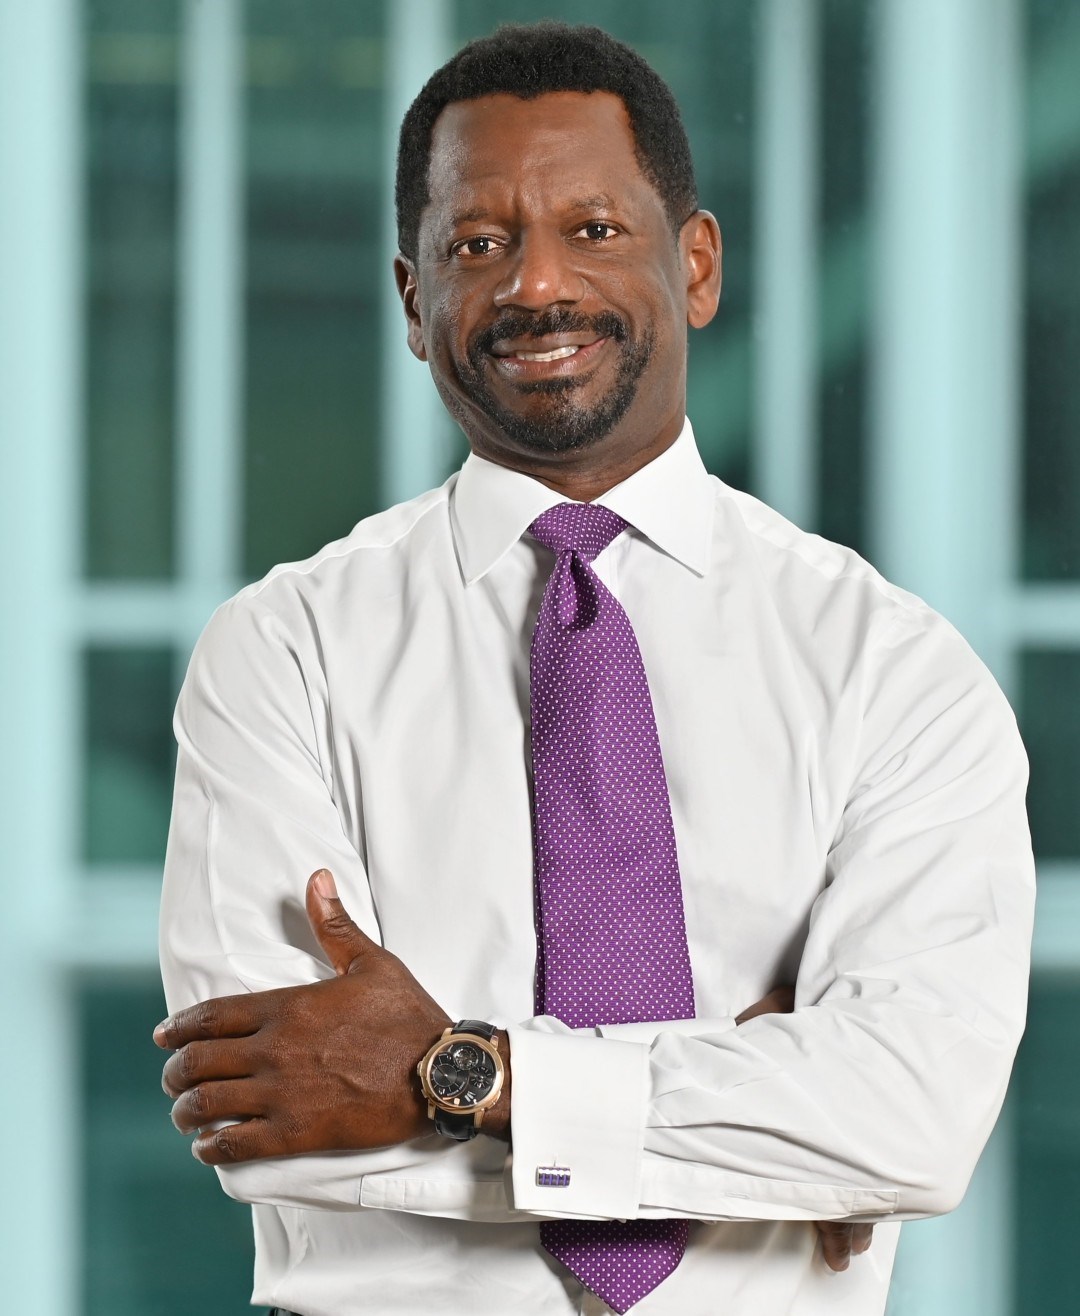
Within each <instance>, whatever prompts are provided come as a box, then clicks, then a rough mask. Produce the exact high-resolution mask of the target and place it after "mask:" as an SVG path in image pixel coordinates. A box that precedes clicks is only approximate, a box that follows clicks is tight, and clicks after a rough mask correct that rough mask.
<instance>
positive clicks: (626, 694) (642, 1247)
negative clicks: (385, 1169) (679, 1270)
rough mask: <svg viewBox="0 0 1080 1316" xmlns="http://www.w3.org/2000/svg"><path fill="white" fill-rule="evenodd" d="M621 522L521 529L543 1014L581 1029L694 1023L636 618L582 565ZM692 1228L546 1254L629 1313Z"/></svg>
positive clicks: (671, 1223) (557, 518)
mask: <svg viewBox="0 0 1080 1316" xmlns="http://www.w3.org/2000/svg"><path fill="white" fill-rule="evenodd" d="M626 524H627V523H626V522H625V521H624V520H623V519H622V517H620V516H617V515H616V514H615V513H614V512H612V511H610V510H609V509H608V508H606V507H599V506H596V505H595V504H590V503H562V504H560V505H559V506H557V507H553V508H551V509H550V510H549V511H547V512H545V513H544V514H543V515H542V516H540V517H538V518H537V519H536V520H535V521H534V522H533V523H532V525H531V526H530V527H529V530H530V532H531V533H532V535H533V537H534V538H536V539H538V540H539V541H540V543H542V544H546V545H547V547H548V548H550V549H552V550H553V551H554V552H555V553H557V554H558V559H557V561H556V563H555V569H554V571H553V572H552V574H551V578H550V580H549V581H548V584H547V588H546V590H545V591H544V598H543V601H542V603H541V605H540V614H539V616H538V617H537V620H536V630H535V632H534V634H533V644H532V676H531V698H532V758H533V791H534V805H535V807H534V812H533V832H534V844H535V863H536V908H537V965H536V1009H537V1013H538V1014H550V1015H554V1016H555V1017H557V1018H559V1019H561V1020H562V1021H563V1023H565V1024H569V1025H570V1026H571V1027H574V1028H580V1027H591V1026H593V1025H596V1024H615V1023H628V1022H633V1021H638V1020H648V1019H652V1020H656V1019H692V1018H693V1017H694V981H693V975H692V972H691V968H690V954H689V950H688V948H687V944H686V921H685V918H684V915H683V903H682V885H681V883H680V880H679V863H678V856H677V854H676V851H675V832H674V829H673V828H672V825H671V804H670V801H669V799H668V791H667V781H666V779H665V777H664V763H663V759H662V758H661V755H660V742H659V739H658V737H657V734H656V720H655V718H654V717H653V708H652V698H651V696H650V694H649V683H648V679H647V678H646V675H645V668H644V666H643V664H642V661H641V651H640V650H639V649H638V644H637V639H636V638H635V636H634V631H633V627H632V626H631V625H630V620H629V618H628V617H627V615H626V613H625V611H624V610H623V607H622V605H621V604H620V603H619V601H618V600H617V599H616V598H615V596H614V595H613V594H612V593H611V591H610V590H608V589H607V588H606V586H605V585H604V584H603V582H602V581H601V580H600V578H599V577H598V576H597V574H596V572H595V571H593V569H592V566H591V565H590V564H591V562H592V560H593V559H594V558H595V557H596V555H597V554H598V553H599V552H600V551H601V550H602V549H604V548H606V547H607V545H608V544H610V543H611V541H612V540H613V539H614V538H615V536H616V535H618V534H619V533H620V532H621V531H622V530H624V529H625V528H626ZM596 1098H599V1099H602V1094H588V1095H587V1096H586V1097H585V1098H584V1099H586V1100H589V1099H596ZM688 1230H689V1225H688V1222H687V1221H685V1220H630V1221H625V1222H622V1221H587V1220H586V1221H572V1220H556V1221H550V1222H547V1223H545V1224H543V1225H541V1227H540V1240H541V1242H542V1243H543V1245H544V1247H545V1248H546V1249H547V1250H548V1251H549V1252H550V1253H551V1254H552V1255H553V1256H555V1257H557V1258H558V1259H559V1260H560V1261H561V1262H562V1263H563V1264H564V1265H565V1266H567V1267H568V1268H569V1269H570V1270H571V1271H573V1273H574V1274H575V1275H576V1276H577V1277H578V1279H580V1280H581V1282H582V1283H583V1284H584V1285H585V1286H586V1288H588V1289H590V1290H591V1291H592V1292H593V1293H595V1294H596V1295H597V1296H598V1297H600V1298H602V1299H603V1300H604V1301H605V1302H606V1303H607V1304H608V1305H609V1306H610V1307H611V1308H613V1309H614V1310H615V1311H617V1312H625V1311H627V1310H629V1308H630V1307H632V1306H633V1304H634V1303H635V1302H637V1301H639V1300H640V1299H641V1298H643V1297H644V1296H645V1294H647V1293H650V1292H651V1291H652V1290H653V1289H654V1288H656V1286H657V1285H658V1284H659V1283H660V1282H661V1281H662V1280H663V1279H665V1278H666V1277H667V1276H668V1275H670V1274H671V1272H672V1271H673V1270H674V1269H675V1267H676V1266H677V1265H678V1264H679V1261H680V1260H681V1258H682V1255H683V1252H684V1251H685V1249H686V1238H687V1233H688Z"/></svg>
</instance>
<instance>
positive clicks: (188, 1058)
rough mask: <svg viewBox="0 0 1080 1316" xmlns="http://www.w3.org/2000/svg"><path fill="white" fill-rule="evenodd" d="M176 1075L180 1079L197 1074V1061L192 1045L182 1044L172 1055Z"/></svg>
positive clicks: (193, 1076) (189, 1077)
mask: <svg viewBox="0 0 1080 1316" xmlns="http://www.w3.org/2000/svg"><path fill="white" fill-rule="evenodd" d="M173 1059H174V1061H175V1062H176V1063H175V1068H176V1072H177V1076H178V1077H179V1078H182V1079H191V1078H195V1077H196V1076H197V1071H198V1061H197V1058H196V1054H195V1049H194V1047H192V1046H183V1047H181V1048H180V1050H179V1051H177V1053H176V1055H175V1056H174V1057H173Z"/></svg>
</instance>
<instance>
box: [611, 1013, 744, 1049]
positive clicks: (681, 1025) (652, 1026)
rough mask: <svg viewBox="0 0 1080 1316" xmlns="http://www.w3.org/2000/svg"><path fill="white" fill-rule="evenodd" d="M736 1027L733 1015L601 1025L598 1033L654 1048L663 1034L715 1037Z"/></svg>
mask: <svg viewBox="0 0 1080 1316" xmlns="http://www.w3.org/2000/svg"><path fill="white" fill-rule="evenodd" d="M734 1027H735V1020H734V1019H733V1018H732V1016H731V1015H726V1016H725V1017H724V1018H722V1019H664V1020H659V1021H655V1022H646V1023H636V1024H600V1025H599V1026H598V1027H597V1029H596V1031H597V1032H598V1033H599V1034H600V1036H601V1037H611V1038H615V1039H617V1040H619V1041H622V1042H645V1043H646V1044H647V1045H649V1046H652V1044H653V1042H655V1041H656V1039H657V1038H658V1037H659V1036H660V1034H661V1033H680V1034H682V1035H683V1036H684V1037H705V1036H709V1037H713V1036H715V1035H716V1034H717V1033H726V1032H729V1031H730V1030H731V1029H732V1028H734Z"/></svg>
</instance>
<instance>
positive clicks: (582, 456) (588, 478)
mask: <svg viewBox="0 0 1080 1316" xmlns="http://www.w3.org/2000/svg"><path fill="white" fill-rule="evenodd" d="M682 425H683V422H682V418H681V417H680V419H679V422H678V424H676V425H674V426H672V425H668V426H665V427H664V429H663V430H662V431H661V432H660V433H659V434H658V435H657V436H656V437H655V439H653V440H652V441H651V442H650V443H647V444H643V445H642V446H641V447H639V448H635V449H634V450H633V451H632V452H625V451H619V452H615V451H606V452H598V451H596V450H595V449H586V450H585V451H584V452H560V453H548V454H544V453H518V452H508V451H507V450H506V449H504V448H499V449H492V448H490V447H489V446H488V445H486V444H480V443H474V444H473V445H472V448H473V452H475V453H476V455H477V456H478V457H484V458H485V459H486V460H487V461H491V462H495V463H496V464H497V465H499V466H505V467H507V468H508V469H509V470H512V471H520V472H521V473H522V474H523V475H529V476H531V477H532V478H533V479H534V480H539V481H540V483H541V484H546V485H547V487H548V488H549V489H554V490H555V492H556V493H558V494H561V495H562V496H563V497H564V498H566V499H568V500H569V501H571V502H575V503H591V502H594V501H595V500H596V499H597V498H599V497H600V496H601V494H605V493H607V491H608V490H609V489H614V487H615V486H616V485H617V484H622V482H623V481H624V480H628V479H629V478H630V476H631V475H633V474H634V473H635V472H636V471H640V470H641V468H642V467H643V466H647V465H648V464H649V462H651V461H653V460H655V458H657V457H659V456H660V454H661V453H662V452H666V451H667V449H668V448H670V447H671V445H672V444H673V443H674V442H675V440H676V439H677V438H678V437H679V435H680V434H681V433H682Z"/></svg>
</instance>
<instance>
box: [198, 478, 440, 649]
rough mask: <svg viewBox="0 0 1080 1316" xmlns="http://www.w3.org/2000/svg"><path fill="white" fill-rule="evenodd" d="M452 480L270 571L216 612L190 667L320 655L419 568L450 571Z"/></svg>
mask: <svg viewBox="0 0 1080 1316" xmlns="http://www.w3.org/2000/svg"><path fill="white" fill-rule="evenodd" d="M454 479H455V477H451V479H450V480H449V481H447V483H446V484H445V485H443V486H441V487H440V488H438V489H433V490H430V491H429V492H427V493H424V494H421V495H420V496H419V497H418V498H414V499H412V500H410V501H409V502H406V503H400V504H398V505H397V506H395V507H391V508H388V509H387V510H386V511H383V512H379V513H377V514H376V515H374V516H370V517H366V518H365V519H364V520H362V521H360V522H358V523H357V525H356V526H355V527H354V528H353V529H352V530H351V531H350V533H349V534H348V535H345V536H344V537H343V538H341V539H337V540H333V541H331V542H330V543H328V544H326V545H324V546H323V547H322V548H320V549H319V551H318V552H317V553H314V554H312V556H311V557H308V558H305V559H303V560H302V561H298V562H285V563H281V564H279V565H278V566H275V567H274V568H272V569H271V570H270V571H269V572H267V574H266V575H265V576H263V577H262V578H261V579H260V580H256V581H253V582H252V583H251V584H250V585H247V586H245V588H243V589H242V590H240V591H239V592H238V593H237V594H234V595H233V596H232V597H231V598H230V599H228V600H226V601H225V602H224V603H223V604H221V606H220V607H219V608H218V609H217V610H216V611H215V612H214V614H213V616H212V617H211V618H210V620H209V622H208V623H207V625H206V628H205V630H204V631H203V633H202V636H201V637H200V639H199V642H198V644H197V646H196V649H195V654H194V657H193V659H192V667H193V668H199V667H205V666H207V665H209V666H225V667H228V668H231V669H234V670H239V671H243V670H244V669H245V668H247V669H248V670H251V669H252V668H253V667H255V666H257V665H259V664H260V663H261V662H265V661H268V660H269V661H280V660H281V659H284V660H285V661H290V660H291V661H294V662H295V660H296V659H297V658H298V657H300V656H301V655H303V654H304V653H305V652H306V651H308V650H310V649H312V647H314V648H315V649H321V646H322V644H323V642H324V641H326V640H330V639H332V637H333V634H334V633H335V632H336V630H338V629H340V627H341V626H342V625H343V623H344V622H345V620H346V618H351V617H353V616H355V614H356V613H357V612H364V611H370V609H371V607H372V605H373V603H377V602H378V600H379V599H389V598H393V597H395V596H396V595H397V594H399V593H400V592H401V590H402V588H403V585H404V582H405V581H406V579H407V578H408V577H409V576H410V574H412V573H414V572H415V571H416V570H417V567H418V566H419V565H421V564H424V563H435V564H437V569H441V570H447V569H449V568H453V569H455V570H456V560H455V558H454V550H453V541H452V537H451V533H450V527H449V515H448V510H447V508H448V497H449V491H450V490H451V489H452V487H453V483H454Z"/></svg>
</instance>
